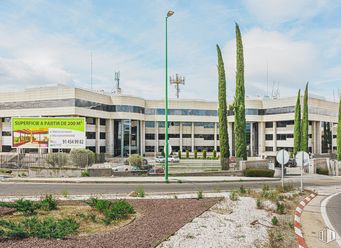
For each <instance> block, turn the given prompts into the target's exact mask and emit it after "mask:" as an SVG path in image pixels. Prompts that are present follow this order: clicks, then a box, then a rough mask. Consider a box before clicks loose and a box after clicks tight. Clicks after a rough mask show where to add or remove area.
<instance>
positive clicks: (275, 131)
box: [272, 121, 277, 152]
mask: <svg viewBox="0 0 341 248" xmlns="http://www.w3.org/2000/svg"><path fill="white" fill-rule="evenodd" d="M272 130H273V132H272V133H273V142H274V144H273V148H274V152H277V122H276V121H274V122H273V127H272Z"/></svg>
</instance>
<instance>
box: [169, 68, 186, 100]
mask: <svg viewBox="0 0 341 248" xmlns="http://www.w3.org/2000/svg"><path fill="white" fill-rule="evenodd" d="M169 82H170V84H173V85H175V89H176V98H178V99H179V95H180V84H183V85H185V77H184V76H181V75H179V74H175V77H170V78H169Z"/></svg>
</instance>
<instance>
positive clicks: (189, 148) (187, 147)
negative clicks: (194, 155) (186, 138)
mask: <svg viewBox="0 0 341 248" xmlns="http://www.w3.org/2000/svg"><path fill="white" fill-rule="evenodd" d="M191 150H192V147H191V146H182V151H183V152H186V151H189V152H191ZM182 156H186V154H184V155H182Z"/></svg>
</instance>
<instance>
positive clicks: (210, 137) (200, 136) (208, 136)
mask: <svg viewBox="0 0 341 248" xmlns="http://www.w3.org/2000/svg"><path fill="white" fill-rule="evenodd" d="M194 138H197V139H204V140H214V134H194Z"/></svg>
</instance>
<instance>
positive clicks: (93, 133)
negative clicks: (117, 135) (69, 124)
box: [86, 132, 96, 139]
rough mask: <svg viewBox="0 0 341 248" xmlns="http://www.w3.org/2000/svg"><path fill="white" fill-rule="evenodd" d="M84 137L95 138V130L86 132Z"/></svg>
mask: <svg viewBox="0 0 341 248" xmlns="http://www.w3.org/2000/svg"><path fill="white" fill-rule="evenodd" d="M86 138H87V139H96V133H95V132H86Z"/></svg>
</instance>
